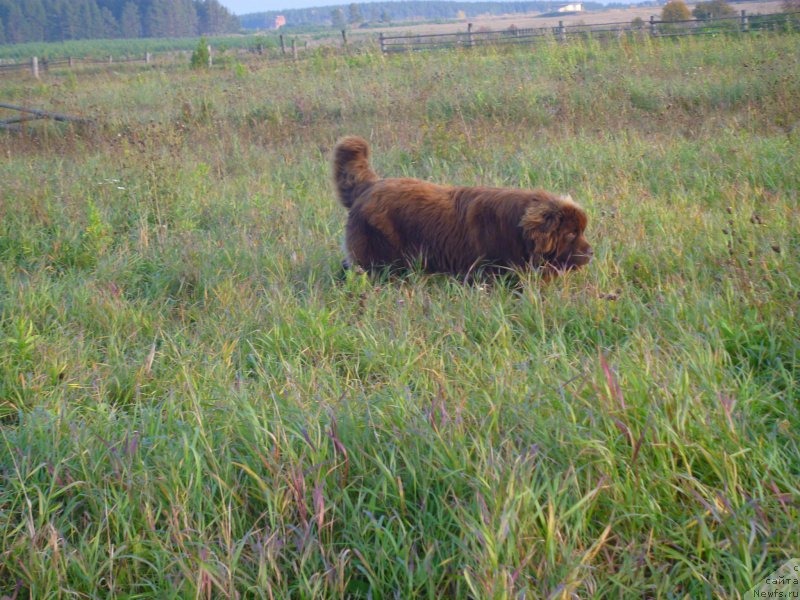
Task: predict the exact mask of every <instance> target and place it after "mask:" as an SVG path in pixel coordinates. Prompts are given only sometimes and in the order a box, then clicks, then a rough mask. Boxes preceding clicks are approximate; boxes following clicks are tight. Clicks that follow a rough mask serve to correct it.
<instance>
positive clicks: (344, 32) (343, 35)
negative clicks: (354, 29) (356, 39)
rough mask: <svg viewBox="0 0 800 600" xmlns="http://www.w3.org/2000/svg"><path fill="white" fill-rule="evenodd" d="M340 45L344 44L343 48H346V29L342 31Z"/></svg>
mask: <svg viewBox="0 0 800 600" xmlns="http://www.w3.org/2000/svg"><path fill="white" fill-rule="evenodd" d="M342 44H344V47H345V48H347V30H346V29H342Z"/></svg>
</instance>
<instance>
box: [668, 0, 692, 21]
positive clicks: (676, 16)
mask: <svg viewBox="0 0 800 600" xmlns="http://www.w3.org/2000/svg"><path fill="white" fill-rule="evenodd" d="M691 18H692V15H691V13H690V12H689V7H688V6H686V3H685V2H684V1H683V0H670V1H669V2H667V3H666V4H665V5H664V8H663V9H662V10H661V20H662V21H667V22H675V21H688V20H689V19H691Z"/></svg>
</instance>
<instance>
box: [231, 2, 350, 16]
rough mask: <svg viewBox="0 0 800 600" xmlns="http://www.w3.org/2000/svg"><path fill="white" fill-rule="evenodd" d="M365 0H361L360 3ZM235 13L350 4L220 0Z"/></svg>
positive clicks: (242, 13)
mask: <svg viewBox="0 0 800 600" xmlns="http://www.w3.org/2000/svg"><path fill="white" fill-rule="evenodd" d="M363 1H364V0H360V1H359V4H360V3H361V2H363ZM220 4H222V5H223V6H225V7H227V8H228V9H229V10H230V11H231V12H232V13H233V14H235V15H245V14H247V13H254V12H264V11H267V10H282V9H285V8H307V7H309V6H328V5H331V4H348V2H347V0H220Z"/></svg>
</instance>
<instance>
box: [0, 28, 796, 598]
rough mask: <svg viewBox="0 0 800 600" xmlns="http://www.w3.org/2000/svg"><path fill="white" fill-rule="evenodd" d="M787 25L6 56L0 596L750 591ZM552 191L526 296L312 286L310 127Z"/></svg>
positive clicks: (314, 173) (725, 594) (329, 234)
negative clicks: (514, 41) (78, 124)
mask: <svg viewBox="0 0 800 600" xmlns="http://www.w3.org/2000/svg"><path fill="white" fill-rule="evenodd" d="M799 63H800V44H798V38H797V37H796V36H781V37H767V36H764V37H758V36H752V37H747V38H726V39H722V38H720V39H704V40H691V39H690V40H677V41H671V40H669V41H646V42H642V43H629V42H627V41H621V42H620V43H618V44H609V45H601V44H598V43H595V42H591V41H590V42H586V43H575V44H569V45H564V46H560V45H555V44H553V45H552V46H546V47H537V48H535V49H514V50H492V49H486V50H481V51H479V52H475V53H466V52H465V53H461V52H444V53H438V54H425V55H422V54H419V55H409V56H392V57H388V58H386V57H383V56H381V55H379V54H373V53H369V52H367V53H363V54H355V55H351V56H326V55H325V54H322V53H320V54H317V55H315V56H313V57H312V58H311V59H309V60H306V61H302V62H301V63H298V64H293V65H289V64H267V65H263V66H260V67H253V68H252V69H250V68H248V69H233V68H231V69H227V68H217V69H214V70H211V71H210V72H208V73H205V72H204V73H199V72H191V71H189V69H188V66H187V68H186V69H185V70H183V69H174V68H171V69H170V70H169V71H161V70H159V69H152V70H147V71H142V72H127V73H126V72H105V73H84V74H78V75H75V74H73V75H69V74H67V73H64V74H59V73H57V72H54V73H53V74H51V75H49V76H48V77H46V78H45V79H43V80H42V81H41V82H34V81H32V80H29V79H27V78H24V77H19V78H14V79H11V78H8V79H4V80H3V81H2V83H0V93H1V94H2V95H3V96H4V97H5V98H8V99H9V100H8V101H9V102H14V103H18V104H31V105H37V106H42V107H48V108H53V109H57V110H58V111H59V112H65V113H69V114H76V115H81V116H86V117H91V118H93V119H94V120H95V125H94V126H93V127H84V128H74V129H68V128H67V129H65V128H64V127H63V126H62V125H60V124H48V123H34V124H31V125H30V126H29V127H28V128H27V129H26V130H25V132H24V133H23V134H21V135H10V134H3V135H2V137H0V151H2V154H3V156H4V159H3V160H2V161H0V180H2V181H3V188H2V196H0V215H2V220H1V221H0V315H2V316H1V317H0V418H2V422H1V423H2V424H1V425H0V515H2V518H1V519H0V593H2V594H5V595H12V596H13V595H14V594H15V593H19V594H20V595H27V596H30V597H36V598H38V597H55V596H62V595H63V596H67V595H79V596H90V597H95V596H101V597H116V596H120V597H129V596H130V597H147V598H149V597H196V596H203V597H267V598H289V597H304V598H312V597H364V598H366V597H373V598H383V597H401V598H406V597H430V598H439V597H459V598H511V597H514V598H517V597H533V598H536V597H554V598H560V597H564V598H566V597H606V596H610V597H630V596H640V597H653V598H660V597H718V598H729V597H733V598H735V597H744V596H745V592H746V591H747V590H748V589H749V588H750V587H752V586H753V585H755V584H756V583H758V582H759V580H760V578H761V577H763V576H764V575H765V574H767V573H769V572H771V571H773V570H775V569H776V568H777V567H778V566H779V565H780V564H782V563H783V562H784V561H786V560H788V559H789V558H793V557H797V556H798V554H800V544H798V539H797V535H796V524H797V522H798V517H800V515H798V503H799V502H800V489H798V483H797V482H798V475H800V460H799V459H800V451H799V449H798V431H800V415H798V400H799V399H800V398H799V397H798V391H797V390H798V386H797V379H798V367H797V364H798V334H797V333H798V327H797V322H798V305H800V297H798V294H800V269H799V268H798V252H799V251H800V238H799V236H798V231H800V213H799V212H798V197H797V190H798V189H800V163H798V161H797V158H796V157H797V156H798V155H800V137H798V129H797V123H798V120H797V119H798V116H797V115H799V114H800V100H798V98H800V89H798V86H800V83H799V82H798V79H797V77H796V73H797V69H798V65H799ZM345 133H357V134H360V135H364V136H366V137H368V138H369V139H370V140H371V142H372V144H373V154H374V164H375V168H376V169H377V170H378V171H379V172H381V173H383V174H386V175H404V176H414V177H423V178H427V179H431V180H435V181H440V182H452V183H459V184H473V183H474V184H478V183H482V184H487V185H509V186H521V187H535V186H542V187H545V188H547V189H550V190H553V191H556V192H564V193H566V192H569V193H571V194H572V195H573V197H575V198H576V199H577V200H578V201H579V202H581V203H582V204H583V206H584V207H585V208H586V210H587V211H588V213H589V215H590V226H589V230H588V236H589V238H590V240H591V241H592V242H593V243H594V245H595V250H596V255H595V259H594V261H593V262H592V263H591V265H590V266H589V267H588V268H586V269H584V270H582V271H579V272H576V273H573V274H569V275H568V276H565V277H562V278H560V279H558V280H556V281H554V282H550V283H544V282H542V281H541V280H539V278H538V277H537V276H536V275H535V274H521V281H520V282H519V284H517V285H515V284H508V283H504V282H499V281H495V282H492V281H488V282H484V283H482V284H473V285H464V284H463V283H461V282H460V281H457V280H455V279H452V278H448V277H442V276H429V275H424V274H421V273H411V274H408V275H406V276H403V277H400V278H397V279H380V278H377V279H370V278H368V277H367V276H365V275H359V274H355V273H348V274H347V275H345V276H343V277H342V276H340V268H339V264H340V258H341V250H340V239H341V233H342V227H343V222H344V218H345V215H344V211H343V209H342V208H341V207H340V206H338V205H337V204H336V202H335V200H334V197H333V194H332V190H331V185H330V182H329V178H330V175H329V167H328V159H329V150H330V149H331V147H332V145H333V143H334V142H335V140H336V138H337V137H338V136H340V135H342V134H345Z"/></svg>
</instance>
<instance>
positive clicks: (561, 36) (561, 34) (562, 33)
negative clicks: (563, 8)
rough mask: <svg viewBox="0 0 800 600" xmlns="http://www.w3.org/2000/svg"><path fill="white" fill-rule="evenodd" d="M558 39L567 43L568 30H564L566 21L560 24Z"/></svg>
mask: <svg viewBox="0 0 800 600" xmlns="http://www.w3.org/2000/svg"><path fill="white" fill-rule="evenodd" d="M558 39H559V41H561V42H566V41H567V30H566V29H564V21H559V22H558Z"/></svg>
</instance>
